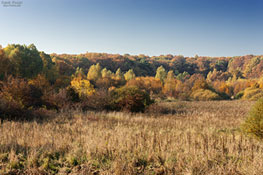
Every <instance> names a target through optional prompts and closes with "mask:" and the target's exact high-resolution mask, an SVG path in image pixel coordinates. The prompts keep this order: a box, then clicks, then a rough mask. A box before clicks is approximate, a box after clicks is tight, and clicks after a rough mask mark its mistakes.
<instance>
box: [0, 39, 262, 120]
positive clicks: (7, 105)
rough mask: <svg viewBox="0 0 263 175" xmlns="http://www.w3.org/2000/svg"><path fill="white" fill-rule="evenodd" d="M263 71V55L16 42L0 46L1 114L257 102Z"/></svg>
mask: <svg viewBox="0 0 263 175" xmlns="http://www.w3.org/2000/svg"><path fill="white" fill-rule="evenodd" d="M262 73H263V56H254V55H246V56H240V57H199V56H195V57H184V56H182V55H160V56H151V57H150V56H147V55H129V54H125V55H119V54H106V53H85V54H79V55H68V54H46V53H44V52H42V51H38V50H37V48H36V46H35V45H33V44H31V45H29V46H26V45H18V44H11V45H8V46H7V47H5V48H1V49H0V82H1V83H0V84H1V85H0V97H1V99H0V100H1V106H0V107H1V114H0V115H2V114H3V113H5V112H4V110H9V109H10V111H12V109H16V110H17V111H19V110H38V109H52V110H61V109H62V108H73V107H74V108H76V107H77V106H78V107H79V108H81V109H84V110H128V111H132V112H142V111H144V109H145V107H146V106H148V105H149V104H150V102H151V99H157V100H159V99H165V98H172V99H178V100H202V101H203V100H221V99H248V100H257V99H258V98H260V97H263V79H262V77H261V75H262ZM18 109H19V110H18ZM16 110H13V111H16ZM18 113H19V112H18ZM9 114H10V113H9V112H8V115H9ZM6 115H7V114H5V116H6ZM10 115H11V114H10Z"/></svg>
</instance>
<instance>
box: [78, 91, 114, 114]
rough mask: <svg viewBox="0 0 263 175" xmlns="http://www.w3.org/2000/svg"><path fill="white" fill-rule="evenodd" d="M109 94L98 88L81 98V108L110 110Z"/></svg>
mask: <svg viewBox="0 0 263 175" xmlns="http://www.w3.org/2000/svg"><path fill="white" fill-rule="evenodd" d="M110 102H111V99H110V94H109V93H108V92H107V90H105V89H99V90H97V91H96V92H94V93H93V94H92V95H90V96H87V97H86V98H83V99H82V102H81V107H82V109H83V110H96V111H103V110H110V109H111V107H110Z"/></svg>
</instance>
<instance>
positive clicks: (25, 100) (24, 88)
mask: <svg viewBox="0 0 263 175" xmlns="http://www.w3.org/2000/svg"><path fill="white" fill-rule="evenodd" d="M42 95H43V93H42V91H41V89H39V88H37V87H36V86H34V85H31V84H29V83H28V82H27V81H26V80H23V79H17V78H12V77H9V78H8V80H7V82H2V83H1V89H0V97H1V98H2V99H5V100H6V101H8V102H12V103H16V104H17V105H18V106H20V108H24V109H26V108H37V107H41V106H42V104H43V101H42V99H41V97H42Z"/></svg>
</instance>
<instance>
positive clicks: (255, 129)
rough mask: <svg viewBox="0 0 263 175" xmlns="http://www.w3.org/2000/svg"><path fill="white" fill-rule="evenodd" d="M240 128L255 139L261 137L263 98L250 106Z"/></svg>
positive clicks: (262, 131) (262, 128) (262, 135)
mask: <svg viewBox="0 0 263 175" xmlns="http://www.w3.org/2000/svg"><path fill="white" fill-rule="evenodd" d="M241 128H242V130H243V131H244V132H245V133H247V134H248V135H251V136H253V137H255V138H257V139H260V140H262V139H263V98H261V99H259V100H258V101H257V102H256V103H255V105H254V106H253V107H252V109H251V111H250V113H249V116H248V117H247V118H246V120H245V122H244V123H243V124H242V126H241Z"/></svg>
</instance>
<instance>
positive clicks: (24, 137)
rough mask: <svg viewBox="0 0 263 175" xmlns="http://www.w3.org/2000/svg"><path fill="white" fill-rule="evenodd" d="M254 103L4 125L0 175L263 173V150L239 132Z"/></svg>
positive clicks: (70, 115)
mask: <svg viewBox="0 0 263 175" xmlns="http://www.w3.org/2000/svg"><path fill="white" fill-rule="evenodd" d="M252 104H253V102H247V101H216V102H175V103H171V102H170V103H162V104H160V105H163V106H165V107H166V108H170V109H171V110H174V109H175V110H176V111H177V113H176V114H171V115H169V114H168V115H156V114H128V113H120V112H118V113H116V112H110V113H103V112H101V113H94V112H88V113H81V112H78V111H65V112H63V113H60V114H58V116H57V117H56V118H55V119H53V120H50V121H46V122H43V123H37V122H23V123H21V122H12V121H5V122H4V123H3V125H2V126H1V127H0V169H1V170H0V174H35V175H37V174H75V175H80V174H83V175H84V174H187V175H203V174H211V175H217V174H220V175H221V174H222V175H224V174H227V175H232V174H233V175H234V174H240V175H252V174H253V175H254V174H255V175H256V174H263V144H262V143H260V142H258V141H257V140H253V139H251V138H249V137H246V136H244V135H243V134H242V133H241V132H240V129H239V125H240V123H241V122H242V121H243V120H244V117H245V116H246V114H247V112H248V111H249V109H250V107H251V105H252Z"/></svg>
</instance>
